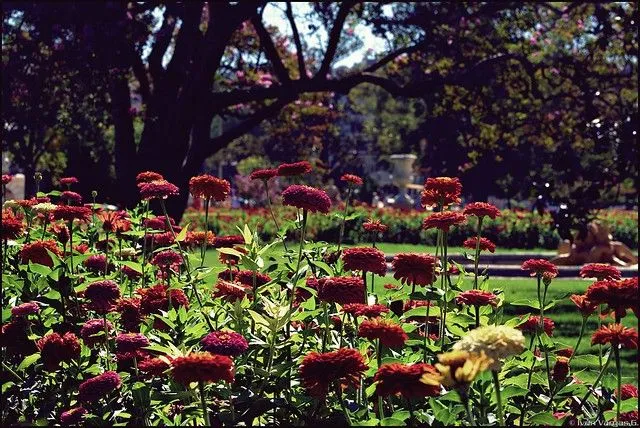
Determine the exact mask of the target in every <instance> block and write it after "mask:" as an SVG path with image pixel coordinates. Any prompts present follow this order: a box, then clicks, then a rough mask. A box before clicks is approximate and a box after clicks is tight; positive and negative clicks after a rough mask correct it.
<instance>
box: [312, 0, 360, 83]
mask: <svg viewBox="0 0 640 428" xmlns="http://www.w3.org/2000/svg"><path fill="white" fill-rule="evenodd" d="M356 3H357V2H355V1H351V0H350V1H344V2H342V3H341V4H340V9H339V10H338V15H337V16H336V20H335V21H334V23H333V27H332V28H331V33H329V42H328V43H327V50H326V52H325V54H324V59H323V60H322V65H320V69H319V70H318V73H317V74H316V76H320V78H322V79H324V76H326V74H327V72H328V71H329V68H330V67H331V62H332V61H333V57H334V56H335V55H336V51H337V50H338V43H339V42H340V34H341V33H342V27H343V26H344V22H345V20H346V19H347V15H349V11H350V10H351V8H352V7H353V6H355V5H356Z"/></svg>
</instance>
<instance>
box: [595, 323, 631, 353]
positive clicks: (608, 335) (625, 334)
mask: <svg viewBox="0 0 640 428" xmlns="http://www.w3.org/2000/svg"><path fill="white" fill-rule="evenodd" d="M607 343H610V344H611V346H618V345H621V346H622V347H623V348H627V349H638V332H637V331H636V330H635V329H633V328H627V327H624V326H623V325H622V324H609V325H603V326H602V327H600V328H599V329H598V330H596V332H595V333H593V335H592V336H591V344H592V345H595V344H600V345H606V344H607Z"/></svg>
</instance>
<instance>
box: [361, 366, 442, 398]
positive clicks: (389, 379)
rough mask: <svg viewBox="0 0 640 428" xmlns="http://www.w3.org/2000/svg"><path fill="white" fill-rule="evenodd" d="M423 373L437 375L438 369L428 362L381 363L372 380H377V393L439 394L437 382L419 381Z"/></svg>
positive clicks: (422, 395)
mask: <svg viewBox="0 0 640 428" xmlns="http://www.w3.org/2000/svg"><path fill="white" fill-rule="evenodd" d="M425 374H427V375H428V374H433V375H438V374H439V373H438V371H437V370H436V368H435V367H433V366H432V365H430V364H424V363H417V364H398V363H392V364H383V365H382V366H380V368H378V371H377V372H376V374H375V376H374V377H373V380H374V381H375V382H377V383H378V384H377V385H376V392H377V393H378V395H381V396H385V395H402V396H404V397H406V398H412V397H435V396H438V395H440V385H439V384H426V383H422V382H420V379H421V378H422V376H423V375H425Z"/></svg>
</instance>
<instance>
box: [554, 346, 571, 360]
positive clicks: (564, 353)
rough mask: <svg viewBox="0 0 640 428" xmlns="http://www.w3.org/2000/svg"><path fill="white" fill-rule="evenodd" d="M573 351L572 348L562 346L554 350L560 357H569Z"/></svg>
mask: <svg viewBox="0 0 640 428" xmlns="http://www.w3.org/2000/svg"><path fill="white" fill-rule="evenodd" d="M573 352H574V351H573V348H564V349H560V350H558V351H556V355H558V356H560V357H567V358H571V356H572V355H573Z"/></svg>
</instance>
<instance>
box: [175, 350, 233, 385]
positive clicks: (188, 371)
mask: <svg viewBox="0 0 640 428" xmlns="http://www.w3.org/2000/svg"><path fill="white" fill-rule="evenodd" d="M171 366H172V370H171V374H172V376H173V378H174V379H175V380H176V382H179V383H181V384H183V385H188V384H190V383H191V382H218V381H220V380H224V381H225V382H228V383H231V382H233V375H234V368H233V361H232V360H231V358H229V357H227V356H224V355H212V354H210V353H209V352H199V353H193V354H190V355H187V356H185V357H178V358H175V359H174V360H173V361H172V362H171Z"/></svg>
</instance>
